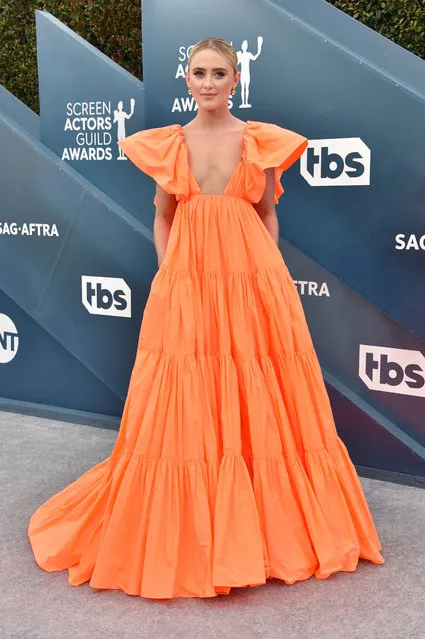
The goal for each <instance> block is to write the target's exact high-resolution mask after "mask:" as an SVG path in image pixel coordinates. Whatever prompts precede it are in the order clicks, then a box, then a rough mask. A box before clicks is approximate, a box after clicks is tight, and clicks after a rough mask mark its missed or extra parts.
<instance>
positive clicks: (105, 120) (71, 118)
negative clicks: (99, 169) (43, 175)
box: [62, 98, 136, 161]
mask: <svg viewBox="0 0 425 639" xmlns="http://www.w3.org/2000/svg"><path fill="white" fill-rule="evenodd" d="M135 104H136V100H135V99H134V98H131V99H130V108H129V110H128V111H126V110H125V108H124V102H123V100H119V102H118V104H117V105H116V106H113V105H112V102H110V101H105V100H95V101H92V102H68V103H67V105H66V113H65V125H64V131H65V133H66V134H67V135H68V142H67V145H66V146H65V147H64V148H63V150H62V160H73V161H82V160H88V161H101V160H112V159H113V158H114V157H115V158H117V159H118V160H126V159H127V158H126V156H125V155H124V152H123V151H122V149H120V147H119V146H118V145H117V142H118V141H119V140H123V139H124V138H125V137H126V122H127V120H129V119H130V118H131V117H132V116H133V114H134V106H135Z"/></svg>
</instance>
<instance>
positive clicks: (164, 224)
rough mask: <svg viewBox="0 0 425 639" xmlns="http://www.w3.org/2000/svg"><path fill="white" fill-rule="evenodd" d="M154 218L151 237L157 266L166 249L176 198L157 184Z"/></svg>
mask: <svg viewBox="0 0 425 639" xmlns="http://www.w3.org/2000/svg"><path fill="white" fill-rule="evenodd" d="M155 204H156V208H155V220H154V223H153V239H154V243H155V249H156V254H157V256H158V267H159V266H161V264H162V260H163V259H164V255H165V251H166V250H167V244H168V237H169V235H170V229H171V224H172V223H173V219H174V213H175V211H176V207H177V200H176V198H175V196H174V195H170V194H169V193H166V192H165V191H164V189H163V188H162V187H160V186H159V184H157V185H156V194H155Z"/></svg>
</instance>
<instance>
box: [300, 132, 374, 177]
mask: <svg viewBox="0 0 425 639" xmlns="http://www.w3.org/2000/svg"><path fill="white" fill-rule="evenodd" d="M370 157H371V156H370V149H369V148H368V147H367V146H366V144H365V143H364V142H363V140H361V139H360V138H333V139H328V140H309V143H308V147H307V148H306V150H305V151H304V153H303V154H302V156H301V158H300V170H301V175H302V176H303V178H304V179H305V180H306V181H307V182H308V183H309V184H310V186H368V185H369V184H370Z"/></svg>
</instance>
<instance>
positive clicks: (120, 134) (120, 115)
mask: <svg viewBox="0 0 425 639" xmlns="http://www.w3.org/2000/svg"><path fill="white" fill-rule="evenodd" d="M135 104H136V100H135V99H134V98H131V99H130V113H126V112H125V111H123V102H122V100H120V101H119V102H118V108H117V109H115V110H114V123H115V122H118V130H117V140H118V141H119V140H123V139H124V138H125V137H126V133H125V121H126V120H129V119H130V118H131V116H132V115H133V113H134V105H135ZM118 149H119V154H118V157H117V160H126V159H127V158H126V156H125V154H124V151H123V150H122V149H121V148H120V147H118Z"/></svg>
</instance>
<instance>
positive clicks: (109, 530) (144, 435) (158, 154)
mask: <svg viewBox="0 0 425 639" xmlns="http://www.w3.org/2000/svg"><path fill="white" fill-rule="evenodd" d="M186 79H187V84H188V88H189V90H190V91H191V93H192V95H193V97H194V99H195V100H196V102H197V104H198V113H197V115H196V117H195V118H194V119H193V120H192V121H191V122H190V123H189V124H187V125H186V126H184V127H182V126H181V125H179V124H172V125H169V126H165V127H160V128H156V129H149V130H146V131H139V132H138V133H135V134H133V135H131V136H129V137H127V138H126V139H124V140H122V141H120V142H119V146H120V147H121V148H122V149H123V151H124V152H125V153H126V155H127V156H128V157H129V158H130V159H131V160H132V161H133V162H134V163H135V164H136V165H137V166H138V167H139V168H140V169H141V170H142V171H144V172H146V173H147V174H149V175H150V176H152V177H153V178H154V179H155V181H156V194H155V200H154V202H155V205H156V215H155V222H154V238H155V246H156V250H157V253H158V263H159V267H160V268H159V270H158V272H157V274H156V275H155V278H154V281H153V283H152V287H151V292H150V296H149V299H148V302H147V305H146V308H145V312H144V315H143V322H142V327H141V331H140V339H139V344H138V350H137V356H136V361H135V365H134V368H133V372H132V376H131V380H130V386H129V390H128V395H127V399H126V404H125V408H124V412H123V416H122V422H121V426H120V430H119V433H118V438H117V441H116V444H115V446H114V449H113V451H112V454H111V456H110V457H109V458H108V459H106V460H104V461H103V462H101V463H100V464H98V465H97V466H95V467H94V468H92V469H90V470H89V471H87V472H86V473H85V474H84V475H82V476H81V477H80V478H79V479H77V480H76V481H75V482H73V483H72V484H71V485H69V486H68V487H66V488H65V489H63V490H62V491H61V492H60V493H58V494H56V495H54V496H53V497H51V498H50V499H49V500H48V501H47V502H46V503H45V504H43V505H42V506H40V507H39V508H38V510H37V511H36V512H35V513H34V514H33V516H32V518H31V521H30V526H29V537H30V540H31V544H32V548H33V551H34V555H35V558H36V560H37V562H38V564H39V565H40V566H41V567H42V568H44V569H45V570H47V571H54V570H60V569H64V568H68V570H69V583H70V584H72V585H75V586H76V585H79V584H81V583H83V582H85V581H89V580H90V585H91V586H92V587H94V588H110V589H121V590H123V591H124V592H126V593H128V594H132V595H139V596H144V597H149V598H165V597H213V596H216V595H218V594H228V593H229V591H230V589H231V587H232V586H247V585H250V586H254V585H259V584H263V583H265V581H266V579H267V578H273V577H274V578H278V579H281V580H282V581H283V582H286V583H288V584H292V583H294V582H296V581H299V580H303V579H307V578H308V577H310V576H311V575H315V576H316V577H317V578H319V579H326V578H327V577H329V575H331V574H332V573H335V572H337V571H348V572H352V571H354V570H355V569H356V566H357V563H358V559H359V557H362V558H364V559H368V560H370V561H372V562H374V563H377V564H382V563H383V562H384V559H383V557H382V555H381V554H380V552H379V551H380V549H381V546H380V543H379V539H378V536H377V533H376V530H375V527H374V524H373V521H372V517H371V514H370V511H369V509H368V505H367V503H366V499H365V496H364V494H363V491H362V487H361V484H360V481H359V479H358V476H357V474H356V471H355V468H354V466H353V464H352V462H351V460H350V458H349V456H348V452H347V449H346V448H345V446H344V444H343V442H342V441H341V440H340V439H339V437H338V435H337V433H336V430H335V425H334V421H333V418H332V413H331V408H330V404H329V400H328V397H327V394H326V389H325V386H324V383H323V379H322V375H321V371H320V367H319V364H318V361H317V358H316V354H315V351H314V348H313V345H312V342H311V338H310V335H309V332H308V328H307V325H306V322H305V317H304V314H303V310H302V306H301V302H300V298H299V296H298V293H297V290H296V288H295V285H294V283H293V281H292V279H291V276H290V274H289V273H288V270H287V268H286V266H285V263H284V261H283V259H282V256H281V254H280V251H279V249H278V247H277V242H278V222H277V217H276V211H275V206H274V205H275V204H276V203H277V201H278V198H279V197H280V195H281V194H282V192H283V188H282V186H281V184H280V177H281V174H282V172H283V171H284V170H285V169H287V168H288V167H289V166H290V165H291V164H292V163H293V162H295V161H296V160H297V159H298V158H299V156H300V155H301V154H302V152H303V151H304V149H305V148H306V146H307V140H306V139H305V138H304V137H303V136H302V135H299V134H297V133H294V132H293V131H289V130H287V129H283V128H281V127H278V126H276V125H274V124H268V123H263V122H254V121H248V122H242V121H240V120H238V119H237V118H235V117H234V116H233V115H232V114H231V113H230V111H229V108H228V96H229V94H231V93H232V94H234V92H235V87H236V85H237V83H238V80H239V73H238V71H237V58H236V53H235V51H234V50H233V48H232V47H231V46H230V45H229V44H228V43H227V42H225V41H224V40H221V39H219V38H209V39H207V40H203V41H201V42H199V43H197V44H196V45H195V46H194V47H193V49H192V51H191V55H190V58H189V68H188V71H187V76H186Z"/></svg>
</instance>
